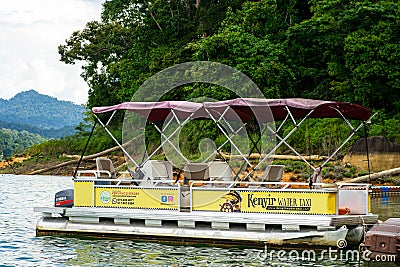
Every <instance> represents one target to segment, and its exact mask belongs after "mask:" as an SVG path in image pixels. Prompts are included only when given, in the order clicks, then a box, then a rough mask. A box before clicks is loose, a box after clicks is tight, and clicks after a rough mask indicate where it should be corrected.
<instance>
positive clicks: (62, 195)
mask: <svg viewBox="0 0 400 267" xmlns="http://www.w3.org/2000/svg"><path fill="white" fill-rule="evenodd" d="M54 202H55V203H54V206H55V207H67V208H71V207H72V206H73V205H74V189H66V190H62V191H59V192H57V193H56V195H55V197H54Z"/></svg>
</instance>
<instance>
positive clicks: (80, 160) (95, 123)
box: [72, 121, 97, 178]
mask: <svg viewBox="0 0 400 267" xmlns="http://www.w3.org/2000/svg"><path fill="white" fill-rule="evenodd" d="M96 125H97V121H94V123H93V127H92V130H91V131H90V134H89V137H88V140H87V141H86V144H85V148H84V149H83V151H82V154H81V157H80V158H79V161H78V164H77V165H76V168H75V171H74V175H72V177H74V178H76V174H77V173H78V169H79V166H80V165H81V162H82V159H83V157H84V155H85V152H86V149H87V147H88V145H89V141H90V138H91V137H92V135H93V132H94V129H95V128H96Z"/></svg>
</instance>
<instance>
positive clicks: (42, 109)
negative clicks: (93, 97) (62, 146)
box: [0, 90, 85, 158]
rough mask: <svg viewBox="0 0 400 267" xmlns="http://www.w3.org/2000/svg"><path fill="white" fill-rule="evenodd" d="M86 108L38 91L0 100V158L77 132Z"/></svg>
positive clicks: (30, 91)
mask: <svg viewBox="0 0 400 267" xmlns="http://www.w3.org/2000/svg"><path fill="white" fill-rule="evenodd" d="M84 111H85V108H84V107H82V106H79V105H75V104H73V103H72V102H67V101H60V100H57V99H56V98H53V97H50V96H46V95H42V94H39V93H37V92H36V91H34V90H29V91H26V92H22V93H19V94H17V95H15V96H14V97H13V98H11V99H10V100H4V99H0V158H1V156H3V158H7V157H10V156H12V155H13V154H14V153H20V152H22V151H24V150H25V149H26V148H28V147H30V146H31V145H33V144H39V143H42V142H44V141H45V140H46V139H49V138H61V137H65V136H68V135H73V134H74V133H75V132H76V130H75V127H76V126H78V125H79V123H81V122H82V121H83V113H84Z"/></svg>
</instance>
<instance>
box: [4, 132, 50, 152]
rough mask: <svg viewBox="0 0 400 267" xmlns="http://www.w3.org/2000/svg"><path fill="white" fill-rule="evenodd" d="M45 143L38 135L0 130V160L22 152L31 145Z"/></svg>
mask: <svg viewBox="0 0 400 267" xmlns="http://www.w3.org/2000/svg"><path fill="white" fill-rule="evenodd" d="M44 141H46V139H45V138H44V137H42V136H40V135H37V134H32V133H28V132H27V131H21V132H18V131H15V130H10V129H4V128H0V160H3V159H6V158H8V157H10V156H12V155H13V154H15V153H20V152H23V151H24V150H25V149H27V148H28V147H30V146H32V145H33V144H39V143H42V142H44Z"/></svg>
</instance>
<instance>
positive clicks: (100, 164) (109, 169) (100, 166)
mask: <svg viewBox="0 0 400 267" xmlns="http://www.w3.org/2000/svg"><path fill="white" fill-rule="evenodd" d="M96 167H97V178H100V179H115V178H116V176H117V172H116V171H115V168H114V165H113V163H112V161H111V159H109V158H96ZM95 184H97V185H109V184H110V182H108V181H99V182H96V183H95Z"/></svg>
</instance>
